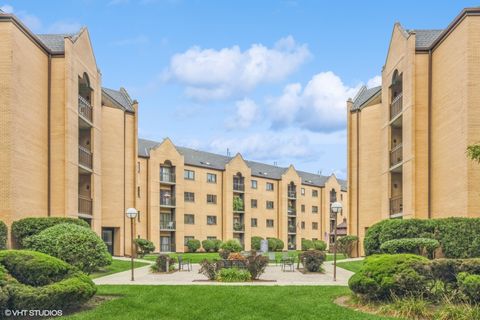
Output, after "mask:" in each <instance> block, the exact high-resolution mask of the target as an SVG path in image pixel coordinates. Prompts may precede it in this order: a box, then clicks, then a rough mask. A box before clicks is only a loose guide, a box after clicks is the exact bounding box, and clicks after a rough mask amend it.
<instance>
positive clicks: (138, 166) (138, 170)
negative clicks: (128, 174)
mask: <svg viewBox="0 0 480 320" xmlns="http://www.w3.org/2000/svg"><path fill="white" fill-rule="evenodd" d="M137 172H138V173H140V161H138V162H137Z"/></svg>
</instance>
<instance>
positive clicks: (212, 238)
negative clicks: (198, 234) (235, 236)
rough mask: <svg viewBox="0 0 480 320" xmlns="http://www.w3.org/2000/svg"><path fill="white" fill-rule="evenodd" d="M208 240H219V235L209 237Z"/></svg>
mask: <svg viewBox="0 0 480 320" xmlns="http://www.w3.org/2000/svg"><path fill="white" fill-rule="evenodd" d="M207 240H217V237H215V236H211V237H207Z"/></svg>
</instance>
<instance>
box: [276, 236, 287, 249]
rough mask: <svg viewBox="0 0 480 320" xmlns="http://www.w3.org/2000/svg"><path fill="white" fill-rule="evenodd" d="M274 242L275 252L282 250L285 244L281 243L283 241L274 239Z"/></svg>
mask: <svg viewBox="0 0 480 320" xmlns="http://www.w3.org/2000/svg"><path fill="white" fill-rule="evenodd" d="M275 241H277V247H276V250H277V251H282V250H283V248H284V247H285V243H284V242H283V240H281V239H278V238H276V239H275Z"/></svg>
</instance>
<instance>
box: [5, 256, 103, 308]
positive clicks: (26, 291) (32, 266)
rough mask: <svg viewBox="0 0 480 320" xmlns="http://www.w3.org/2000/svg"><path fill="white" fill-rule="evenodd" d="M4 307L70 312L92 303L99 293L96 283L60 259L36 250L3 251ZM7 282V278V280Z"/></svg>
mask: <svg viewBox="0 0 480 320" xmlns="http://www.w3.org/2000/svg"><path fill="white" fill-rule="evenodd" d="M0 265H1V268H0V274H3V275H5V274H9V275H8V276H7V278H8V280H7V281H2V282H1V284H0V285H1V287H0V304H3V305H4V306H5V304H6V303H5V301H8V308H9V309H17V310H21V309H28V310H34V309H39V310H48V309H50V310H66V309H69V308H76V307H79V306H81V305H82V304H83V303H85V302H86V301H88V300H89V299H90V298H91V297H92V296H93V295H94V294H95V292H96V288H95V285H94V283H93V282H92V280H90V278H89V277H87V276H86V275H85V274H83V273H82V272H80V271H78V270H77V269H76V268H74V267H72V266H70V265H69V264H67V263H66V262H63V261H61V260H59V259H57V258H54V257H50V256H48V255H46V254H43V253H39V252H33V251H26V250H22V251H18V250H5V251H2V252H0ZM4 280H5V278H4Z"/></svg>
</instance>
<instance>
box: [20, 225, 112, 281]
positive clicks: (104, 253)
mask: <svg viewBox="0 0 480 320" xmlns="http://www.w3.org/2000/svg"><path fill="white" fill-rule="evenodd" d="M23 243H24V245H25V247H26V248H28V249H31V250H35V251H39V252H43V253H46V254H48V255H51V256H54V257H57V258H59V259H61V260H63V261H65V262H68V263H70V264H71V265H73V266H76V267H77V268H79V269H80V270H82V271H83V272H85V273H87V274H89V273H91V272H93V271H95V270H97V269H98V268H99V267H104V266H107V265H109V264H111V263H112V257H111V256H110V254H109V253H108V250H107V246H106V245H105V243H104V242H103V241H102V239H100V238H99V237H98V236H97V234H96V233H95V232H93V231H92V230H91V229H87V228H84V227H81V226H79V225H75V224H69V223H63V224H57V225H54V226H53V227H50V228H48V229H45V230H43V231H42V232H40V233H39V234H37V235H34V236H30V237H28V238H25V239H24V240H23Z"/></svg>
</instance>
